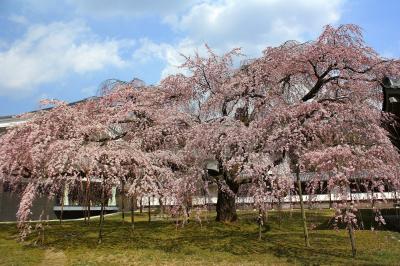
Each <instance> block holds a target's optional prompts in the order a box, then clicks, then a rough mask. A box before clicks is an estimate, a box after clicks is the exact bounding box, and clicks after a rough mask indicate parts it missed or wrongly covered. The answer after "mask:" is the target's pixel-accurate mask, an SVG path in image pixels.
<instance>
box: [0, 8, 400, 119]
mask: <svg viewBox="0 0 400 266" xmlns="http://www.w3.org/2000/svg"><path fill="white" fill-rule="evenodd" d="M399 13H400V1H397V0H392V1H390V0H387V1H384V0H351V1H350V0H347V1H346V0H293V1H292V0H246V1H243V0H225V1H224V0H220V1H219V0H217V1H211V0H181V1H178V0H152V1H151V0H112V1H108V0H59V1H53V0H0V116H1V115H9V114H18V113H21V112H27V111H30V110H34V109H37V108H38V101H39V100H40V99H41V98H57V99H61V100H65V101H68V102H71V101H76V100H79V99H82V98H85V97H89V96H92V95H95V94H96V91H97V89H98V87H99V85H100V83H101V82H102V81H104V80H106V79H109V78H116V79H121V80H127V81H129V80H131V79H132V78H134V77H137V78H140V79H142V80H144V81H145V82H146V83H147V84H157V83H158V82H159V81H160V79H162V78H163V77H165V76H166V75H168V74H171V73H176V72H177V71H179V69H178V68H177V66H179V64H180V63H181V62H182V57H181V56H180V53H183V54H191V53H193V52H195V51H199V52H200V53H201V52H202V50H203V49H204V43H207V44H209V46H211V48H213V49H214V50H216V51H217V52H219V53H221V52H224V51H227V50H229V49H231V48H234V47H242V51H243V53H244V54H246V55H247V56H248V57H256V56H259V55H260V54H261V51H262V50H263V49H264V48H265V47H267V46H271V45H272V46H274V45H278V44H280V43H282V42H284V41H286V40H288V39H296V40H299V41H307V40H311V39H313V38H315V37H316V36H318V34H319V33H320V32H321V29H322V27H323V26H324V25H326V24H332V25H339V24H344V23H355V24H358V25H360V26H361V27H362V28H363V29H364V36H365V39H366V41H367V43H368V44H369V45H370V46H372V47H373V48H375V49H376V50H377V51H378V52H379V53H381V54H382V55H384V56H386V57H399V56H400V34H399V29H398V28H397V26H398V25H399V19H398V14H399Z"/></svg>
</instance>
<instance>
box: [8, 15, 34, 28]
mask: <svg viewBox="0 0 400 266" xmlns="http://www.w3.org/2000/svg"><path fill="white" fill-rule="evenodd" d="M8 20H10V21H12V22H14V23H17V24H22V25H26V24H28V23H29V21H28V19H27V18H26V17H24V16H21V15H15V14H14V15H11V16H9V17H8Z"/></svg>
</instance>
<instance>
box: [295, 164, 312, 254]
mask: <svg viewBox="0 0 400 266" xmlns="http://www.w3.org/2000/svg"><path fill="white" fill-rule="evenodd" d="M296 180H297V187H298V190H299V198H300V209H301V219H302V221H303V232H304V242H305V246H306V247H310V240H309V237H308V230H307V218H306V212H305V210H304V202H303V192H302V191H301V180H300V169H299V168H297V170H296Z"/></svg>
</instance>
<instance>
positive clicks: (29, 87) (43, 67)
mask: <svg viewBox="0 0 400 266" xmlns="http://www.w3.org/2000/svg"><path fill="white" fill-rule="evenodd" d="M125 45H130V44H129V43H128V42H127V41H123V40H99V39H98V38H97V36H95V35H94V34H93V33H92V32H91V31H90V29H89V28H88V27H87V26H86V25H85V24H83V23H82V22H79V21H73V22H69V23H62V22H57V23H51V24H48V25H41V24H39V25H32V26H30V27H29V28H28V30H27V32H26V33H25V35H24V36H23V37H22V38H20V39H18V40H16V41H15V42H14V43H11V44H10V45H8V47H9V48H8V49H6V50H3V51H0V95H1V94H3V95H16V94H19V93H22V94H25V95H26V94H29V92H31V91H33V90H34V89H35V87H37V86H38V85H41V84H44V83H49V82H54V81H59V80H61V79H62V78H63V77H65V76H66V75H69V74H73V73H75V74H85V73H88V72H92V71H98V70H101V69H103V68H106V67H109V66H112V67H122V66H124V65H125V64H126V62H125V61H124V60H123V59H122V58H121V57H120V55H119V52H120V50H121V49H122V48H123V47H124V46H125Z"/></svg>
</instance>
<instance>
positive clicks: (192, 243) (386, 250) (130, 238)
mask: <svg viewBox="0 0 400 266" xmlns="http://www.w3.org/2000/svg"><path fill="white" fill-rule="evenodd" d="M307 215H308V220H309V224H310V225H311V224H313V225H314V226H315V229H313V230H311V231H310V237H311V245H312V247H311V248H305V247H304V239H303V234H302V227H301V222H300V213H299V212H293V214H292V215H290V214H289V212H283V214H282V216H283V219H282V220H281V223H279V219H278V214H277V212H270V213H269V217H268V224H267V225H266V226H265V230H264V232H263V235H262V237H263V238H262V240H261V241H260V240H258V226H257V224H256V223H255V217H256V216H257V213H256V212H240V215H239V218H240V220H239V221H238V222H236V223H232V224H222V223H217V222H214V221H213V217H212V216H213V214H211V217H209V222H205V221H203V223H202V227H201V226H200V224H199V223H197V222H194V221H191V222H190V223H189V224H187V225H185V227H183V228H182V227H180V228H179V229H176V227H175V224H174V223H173V222H172V221H171V220H170V221H153V222H150V223H148V222H147V221H146V219H147V216H146V214H145V213H143V214H142V215H137V217H136V220H137V222H136V223H135V229H134V231H133V233H132V232H131V230H130V224H129V222H128V221H130V217H129V214H127V215H126V216H127V217H126V222H125V224H122V221H121V218H120V217H121V215H120V214H118V215H115V216H109V217H106V220H105V225H104V239H103V243H102V244H100V245H99V244H97V236H98V235H97V234H98V231H97V230H98V228H97V225H98V220H97V221H96V220H95V219H93V221H92V222H91V224H90V225H85V224H84V223H83V222H82V221H75V222H64V223H63V224H62V225H59V224H58V223H53V224H50V225H49V226H48V227H47V228H46V230H45V243H44V245H40V246H35V245H33V242H34V240H35V233H33V234H32V235H31V237H30V238H29V239H28V241H26V242H24V243H20V242H17V241H16V239H17V238H18V231H17V230H16V227H15V225H4V224H3V225H0V264H1V265H40V264H41V265H63V264H65V265H149V264H151V265H154V264H156V265H160V264H161V265H293V264H297V265H304V264H307V265H320V264H323V265H399V264H400V233H396V232H390V231H374V232H372V231H370V230H368V231H367V230H366V231H356V244H357V252H358V253H357V257H356V258H355V259H353V258H352V257H351V248H350V244H349V240H348V235H347V233H346V231H345V230H339V231H334V230H331V229H328V228H327V225H328V224H329V222H328V221H329V219H330V217H331V216H332V213H331V212H329V211H313V210H312V211H309V212H308V213H307Z"/></svg>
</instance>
